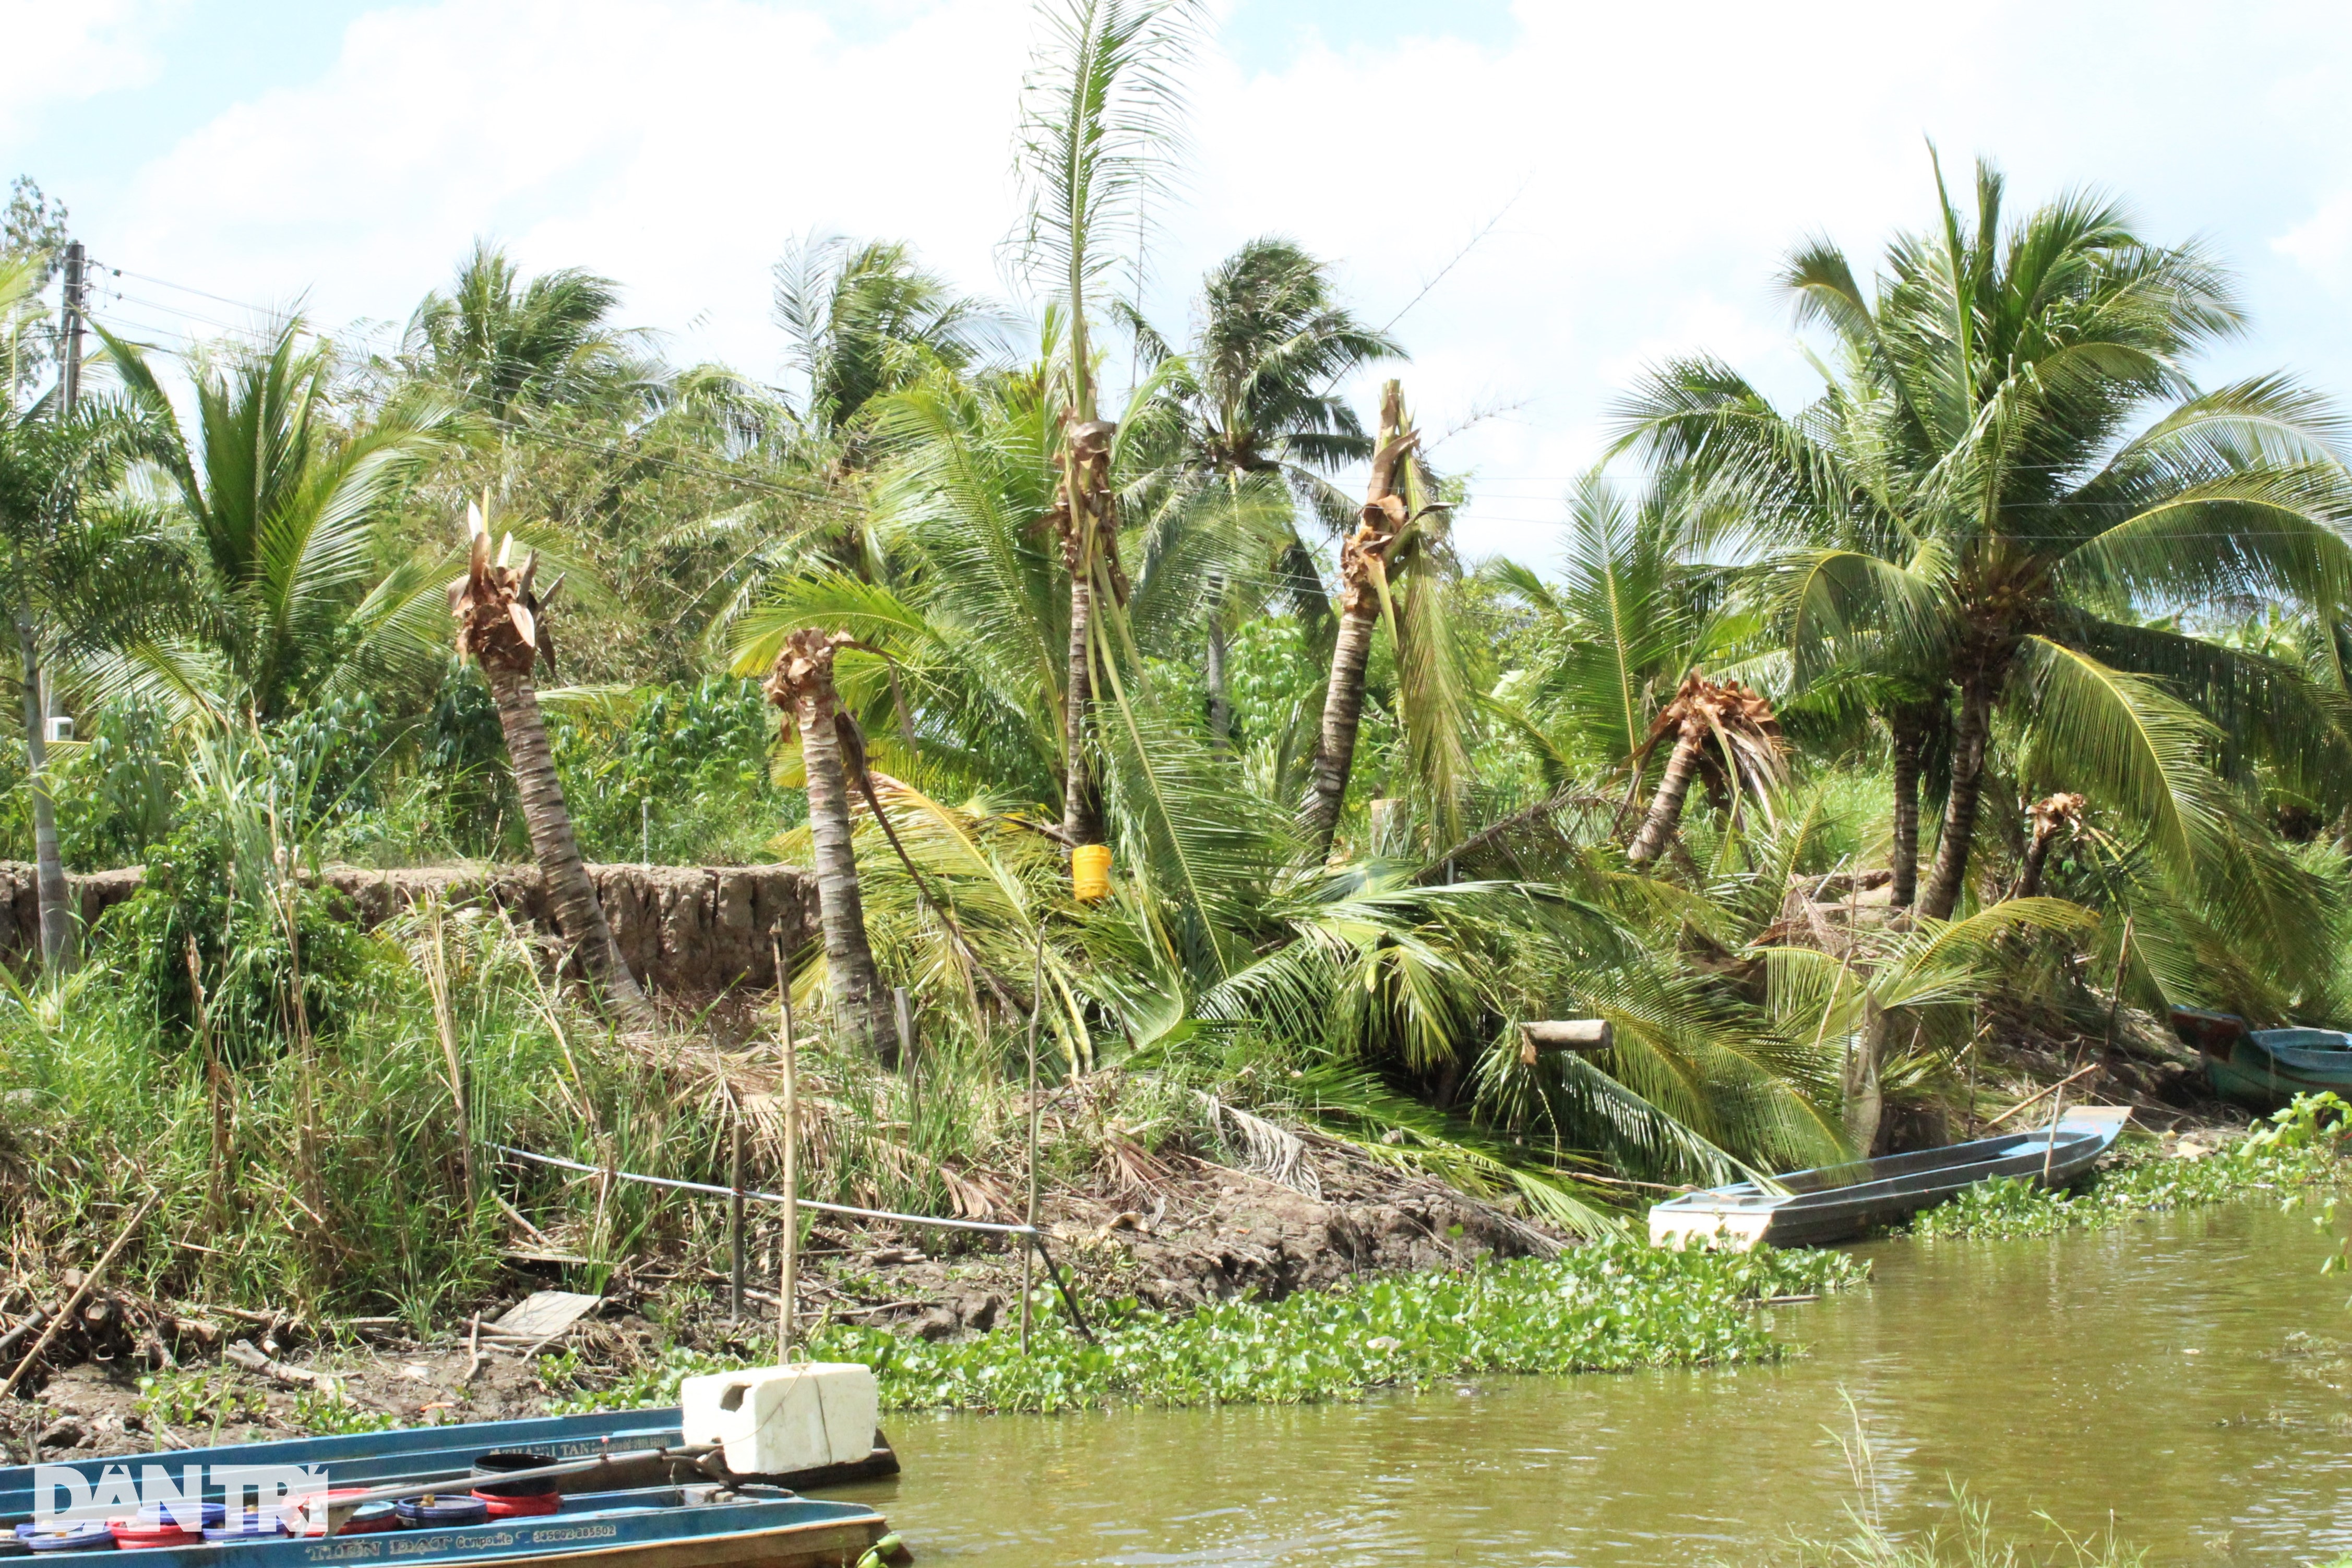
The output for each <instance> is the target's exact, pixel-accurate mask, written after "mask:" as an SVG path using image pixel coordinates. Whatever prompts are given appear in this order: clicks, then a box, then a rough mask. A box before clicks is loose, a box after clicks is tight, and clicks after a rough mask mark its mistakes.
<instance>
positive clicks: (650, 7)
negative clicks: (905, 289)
mask: <svg viewBox="0 0 2352 1568" xmlns="http://www.w3.org/2000/svg"><path fill="white" fill-rule="evenodd" d="M1024 51H1025V29H1024V26H1023V13H1022V12H1021V11H1020V9H1019V8H1018V7H1017V6H1015V5H1009V4H1005V3H1003V0H950V3H949V4H945V5H939V6H937V7H934V8H932V9H930V10H929V11H928V12H927V13H926V15H925V16H924V17H923V19H922V20H921V22H920V24H919V26H912V27H908V28H907V29H905V30H903V31H900V32H898V33H896V34H893V35H890V36H888V37H885V38H883V39H881V40H879V41H877V42H876V43H872V44H851V43H845V42H844V41H843V40H842V39H841V38H839V37H836V36H835V34H834V33H833V31H832V30H831V29H830V28H829V27H828V26H826V24H825V23H824V21H822V20H821V19H819V18H818V17H816V16H814V15H812V14H810V13H807V12H803V11H799V10H793V9H781V8H777V7H772V6H764V5H751V4H747V3H745V0H670V3H664V4H642V3H628V0H499V3H495V4H467V3H462V0H447V3H445V4H443V5H436V6H431V7H427V8H424V9H420V10H404V11H392V12H383V13H377V14H373V15H370V16H364V17H362V18H361V19H360V20H359V21H357V22H355V23H353V24H352V26H351V28H350V31H349V33H348V34H347V36H346V37H345V39H344V44H343V48H342V51H341V57H340V58H339V59H338V60H337V61H336V63H335V65H334V66H333V68H331V70H329V71H328V72H327V74H326V75H325V76H324V77H323V78H321V79H320V80H318V81H315V82H310V83H304V84H300V85H297V86H289V87H285V88H280V89H276V90H273V91H270V92H268V93H266V94H264V95H262V96H261V97H259V98H257V99H254V100H252V101H250V102H248V103H245V104H240V105H238V106H237V107H236V108H234V109H232V110H229V111H227V112H226V113H225V114H223V115H221V116H220V117H219V118H217V119H216V120H214V121H212V122H211V123H210V124H208V125H206V126H205V127H204V128H203V129H201V130H200V131H196V132H195V133H194V134H193V135H191V136H189V137H187V138H186V139H185V140H184V141H181V142H180V143H179V144H178V145H177V146H175V147H173V149H172V150H171V151H170V152H168V153H166V154H165V155H163V157H161V158H159V159H158V160H156V161H155V162H153V163H152V164H150V165H149V166H148V167H147V168H146V169H144V170H142V172H141V173H140V175H139V176H138V178H137V179H136V181H135V182H134V183H132V185H131V189H130V191H129V192H128V193H127V194H126V196H125V198H124V199H123V200H122V202H121V208H120V212H119V214H116V221H115V223H114V225H112V233H111V235H110V236H109V239H108V242H107V243H108V245H109V246H110V252H111V253H112V254H115V255H119V256H122V257H124V258H126V259H125V260H124V263H123V264H124V265H126V266H131V267H137V268H138V269H139V270H142V271H150V272H156V273H160V274H162V275H163V276H168V277H172V278H173V280H174V281H187V282H190V283H193V284H195V285H197V286H199V287H205V288H208V289H211V290H213V291H214V292H215V293H219V294H223V295H226V296H230V297H232V298H241V299H249V300H253V301H255V302H257V303H270V304H274V303H278V302H282V301H284V300H286V299H289V298H293V297H295V296H297V295H301V294H305V293H307V294H308V296H309V298H310V307H311V309H312V312H313V314H314V315H315V316H316V317H318V318H319V319H323V320H327V321H340V320H341V319H346V318H349V317H354V316H368V317H373V318H377V319H399V318H401V317H403V316H404V314H405V312H406V311H407V309H408V308H410V307H411V306H413V305H414V303H415V300H416V298H418V297H419V296H420V295H422V293H423V292H424V291H425V289H426V288H427V287H432V286H434V285H435V284H436V283H438V282H440V281H441V280H442V279H443V278H445V277H446V276H447V274H448V272H449V270H450V268H451V267H452V266H453V265H454V263H455V262H456V260H457V257H458V256H459V255H460V254H461V253H462V251H463V250H464V249H465V247H466V246H467V244H468V243H469V242H470V241H471V239H472V238H473V237H474V236H475V235H485V234H487V235H493V236H496V237H499V238H500V239H502V240H504V241H506V242H507V243H508V244H509V246H511V248H512V249H513V250H514V252H515V253H516V255H517V257H518V259H519V260H520V261H521V262H522V263H523V265H525V266H526V267H531V268H539V267H556V266H583V267H591V268H593V269H595V270H597V271H600V272H604V273H606V274H609V275H611V276H613V277H617V278H619V279H621V280H622V281H623V282H624V283H625V285H626V286H627V287H629V289H630V308H631V312H632V314H633V315H634V316H635V317H636V318H637V319H645V320H650V321H652V322H654V323H656V324H658V325H661V326H663V327H666V328H669V329H683V328H685V327H686V326H687V325H688V323H689V322H694V321H697V320H700V321H701V322H702V323H703V325H702V326H701V327H700V328H699V329H698V330H697V331H696V333H695V334H694V337H695V338H696V339H697V340H698V341H697V342H695V343H690V344H688V345H685V347H686V348H688V349H693V348H703V349H712V348H719V349H723V350H724V351H726V352H727V353H728V354H729V355H730V356H731V357H733V358H735V359H737V360H738V361H741V362H743V363H745V364H746V365H747V367H748V368H751V369H753V370H755V371H767V370H770V369H772V364H773V361H774V359H775V353H774V348H773V338H772V333H769V332H768V331H767V330H766V329H765V328H764V326H763V323H764V320H765V313H766V302H767V297H768V276H767V267H768V265H769V264H770V263H771V262H772V261H773V260H774V259H775V258H776V256H778V255H779V254H780V252H781V251H782V248H783V247H784V246H785V244H786V243H787V241H788V240H789V239H790V237H791V236H793V235H795V234H796V233H799V232H801V231H803V230H805V229H807V228H809V227H811V226H821V227H827V228H841V229H845V230H847V231H850V232H859V233H866V232H887V233H908V234H911V235H916V236H919V238H920V239H922V240H923V241H924V242H925V243H926V247H927V250H928V251H929V253H930V254H931V255H932V256H933V257H934V259H935V260H936V261H939V262H941V263H944V264H946V265H949V266H950V267H953V268H955V269H956V270H957V271H958V272H960V273H961V274H964V275H966V276H969V277H975V278H977V279H980V280H983V281H984V280H985V279H986V277H987V276H988V267H989V258H990V249H989V247H990V242H991V241H992V239H993V237H994V236H995V235H996V234H997V233H999V232H1000V231H1001V230H1002V228H1003V224H1004V214H1005V211H1006V209H1007V202H1008V194H1007V191H1006V188H1005V174H1006V170H1007V168H1008V157H1007V153H1006V140H1007V135H1008V133H1009V131H1010V128H1011V123H1012V121H1011V116H1012V111H1013V110H1012V103H1011V100H1010V98H1009V96H1008V92H1007V89H1006V84H1007V83H1008V82H1009V81H1011V80H1014V79H1017V77H1018V74H1019V70H1020V66H1021V62H1022V59H1023V57H1024ZM129 258H138V259H135V260H134V259H129Z"/></svg>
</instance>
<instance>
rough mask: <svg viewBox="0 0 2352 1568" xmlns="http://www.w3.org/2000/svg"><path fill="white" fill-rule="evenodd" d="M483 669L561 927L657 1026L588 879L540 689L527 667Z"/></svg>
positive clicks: (593, 972)
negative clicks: (559, 776) (557, 773)
mask: <svg viewBox="0 0 2352 1568" xmlns="http://www.w3.org/2000/svg"><path fill="white" fill-rule="evenodd" d="M482 673H483V674H484V675H486V676H487V677H488V680H489V686H490V695H491V697H492V699H493V700H495V701H496V702H497V703H498V705H499V727H500V728H501V729H503V730H505V731H506V737H507V759H508V761H509V763H510V764H511V765H512V767H513V768H514V777H515V789H517V790H518V791H519V792H520V794H521V796H522V815H523V821H524V822H525V823H526V824H527V825H528V826H529V827H530V847H531V850H532V852H533V853H535V854H536V855H537V856H538V858H539V870H540V874H541V876H542V877H544V878H545V879H546V882H547V908H548V913H549V914H550V915H553V916H554V917H555V925H556V929H557V930H558V931H560V932H561V933H562V935H563V936H564V938H565V940H567V941H569V942H570V943H571V944H572V947H573V948H574V950H576V951H577V952H578V953H579V955H580V962H581V965H582V966H583V967H584V968H586V969H587V971H588V974H589V977H591V978H592V979H593V980H594V981H595V982H596V984H597V986H598V988H600V989H602V990H603V991H604V999H605V1001H606V1002H607V1003H608V1004H610V1006H611V1007H612V1009H613V1010H614V1012H615V1013H616V1014H618V1015H619V1016H620V1019H621V1021H622V1022H623V1023H624V1024H625V1025H626V1026H627V1027H629V1028H630V1029H633V1030H650V1029H652V1028H653V1027H654V1023H655V1018H654V1009H653V1004H652V1003H651V1002H649V1001H647V1000H646V994H645V992H644V991H643V990H641V989H639V988H638V986H637V981H636V977H635V976H634V975H632V974H630V973H629V966H628V965H627V964H626V963H625V962H624V961H623V960H622V957H621V950H620V948H619V946H616V945H615V944H614V941H613V931H612V927H611V926H609V925H606V924H605V923H604V905H603V904H598V903H597V902H596V886H595V884H594V883H592V882H590V881H589V880H588V868H587V866H586V865H584V864H583V863H582V862H581V859H580V842H579V840H578V839H576V838H575V837H574V836H573V835H572V811H571V809H570V808H569V807H567V806H566V805H565V804H564V803H563V786H562V783H561V782H560V781H558V780H557V779H556V777H555V758H554V756H553V754H552V753H551V752H550V751H549V750H548V747H547V723H546V720H545V719H544V718H542V717H541V715H540V711H539V692H538V690H537V688H535V687H534V686H533V685H531V681H530V675H529V674H527V673H524V672H521V671H518V670H516V669H514V668H513V667H512V665H511V664H508V663H507V662H505V661H499V660H490V659H485V660H483V661H482Z"/></svg>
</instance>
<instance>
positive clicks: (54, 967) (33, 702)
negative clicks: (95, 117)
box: [16, 240, 89, 976]
mask: <svg viewBox="0 0 2352 1568" xmlns="http://www.w3.org/2000/svg"><path fill="white" fill-rule="evenodd" d="M88 261H89V256H88V254H87V253H86V252H85V251H84V250H83V249H82V245H81V242H80V241H79V240H75V241H73V242H72V243H71V244H69V245H68V246H66V276H65V298H64V301H63V303H64V310H65V320H64V327H65V331H64V334H63V335H64V339H65V347H64V351H63V353H62V354H61V355H60V356H59V359H58V402H59V404H60V408H59V417H60V418H69V417H71V415H72V413H73V408H74V404H75V402H78V401H79V399H80V397H81V320H82V308H81V291H82V278H83V276H84V274H85V272H86V271H87V267H88ZM17 581H18V584H19V588H18V598H17V601H16V643H17V648H18V651H19V652H20V653H22V654H23V655H24V661H25V663H24V684H25V762H26V771H27V772H28V773H29V774H30V776H31V779H30V782H31V784H32V791H33V855H34V859H35V861H36V862H37V864H36V867H35V872H36V880H37V883H38V886H39V897H40V905H41V966H42V967H43V968H45V969H47V971H48V972H49V973H50V974H51V975H52V976H59V975H63V974H65V973H66V972H67V971H68V970H69V969H70V968H72V967H73V962H74V952H73V946H74V944H73V915H72V912H71V910H69V909H68V907H67V903H66V899H67V892H66V868H65V857H64V854H63V853H62V852H61V851H60V850H59V848H58V808H57V801H56V800H55V799H54V798H53V797H52V796H51V794H50V793H49V745H48V742H49V735H48V730H49V717H50V712H49V700H48V682H47V681H46V680H44V679H43V678H42V674H43V673H42V670H41V654H40V635H39V629H38V628H37V625H36V624H35V622H34V620H33V607H32V603H31V601H30V600H29V598H27V597H26V587H25V582H26V580H25V577H24V574H23V568H22V565H21V563H19V567H18V575H17Z"/></svg>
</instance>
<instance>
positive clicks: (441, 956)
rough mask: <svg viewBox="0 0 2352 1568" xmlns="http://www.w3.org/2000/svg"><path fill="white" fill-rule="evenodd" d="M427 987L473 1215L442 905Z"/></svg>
mask: <svg viewBox="0 0 2352 1568" xmlns="http://www.w3.org/2000/svg"><path fill="white" fill-rule="evenodd" d="M425 987H426V988H427V989H429V990H430V991H431V992H432V993H433V1027H434V1029H435V1030H436V1031H437V1032H438V1033H439V1034H440V1036H441V1059H442V1061H444V1062H445V1063H446V1064H447V1066H448V1069H449V1102H450V1103H451V1104H452V1105H453V1106H455V1107H456V1108H457V1150H458V1156H459V1160H460V1163H461V1164H462V1165H463V1166H464V1169H465V1176H466V1215H467V1218H472V1217H473V1213H474V1209H475V1206H476V1205H477V1203H478V1201H479V1199H478V1194H477V1190H476V1186H475V1180H474V1118H473V1113H472V1112H471V1111H470V1110H469V1109H468V1108H467V1103H466V1071H465V1069H464V1067H463V1066H461V1065H460V1064H459V1061H458V1054H457V1013H456V1011H455V1010H454V1009H451V1007H450V1006H449V952H448V948H447V946H446V945H445V944H444V942H443V939H442V928H441V905H440V904H439V902H438V901H437V900H436V902H435V904H434V905H433V948H432V955H431V957H430V958H429V960H428V961H427V962H426V964H425Z"/></svg>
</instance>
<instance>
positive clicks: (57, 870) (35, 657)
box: [16, 604, 74, 975]
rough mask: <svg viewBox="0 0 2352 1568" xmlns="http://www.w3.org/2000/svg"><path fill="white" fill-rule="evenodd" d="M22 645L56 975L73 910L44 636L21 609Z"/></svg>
mask: <svg viewBox="0 0 2352 1568" xmlns="http://www.w3.org/2000/svg"><path fill="white" fill-rule="evenodd" d="M16 645H17V647H18V649H19V650H20V651H21V652H22V653H24V656H25V664H24V683H25V770H26V775H27V777H28V779H29V782H30V785H31V788H32V792H33V858H34V861H35V862H36V873H35V880H36V881H37V883H38V887H39V896H40V906H41V967H43V968H45V969H47V971H48V972H49V973H50V974H52V975H62V974H64V973H65V972H66V971H68V969H71V968H72V967H73V963H74V928H73V911H72V910H71V909H70V908H68V905H67V902H66V900H67V890H66V863H65V856H64V854H63V853H62V852H60V851H59V849H58V808H57V801H56V800H54V799H53V798H52V797H51V796H50V794H49V745H48V738H49V737H48V733H47V727H46V725H47V712H46V711H45V708H46V705H45V704H43V702H42V701H41V652H40V640H39V638H38V637H37V635H36V634H35V631H34V627H33V616H32V612H30V611H29V610H27V609H26V607H25V606H23V605H21V604H19V605H18V606H17V607H16Z"/></svg>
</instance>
